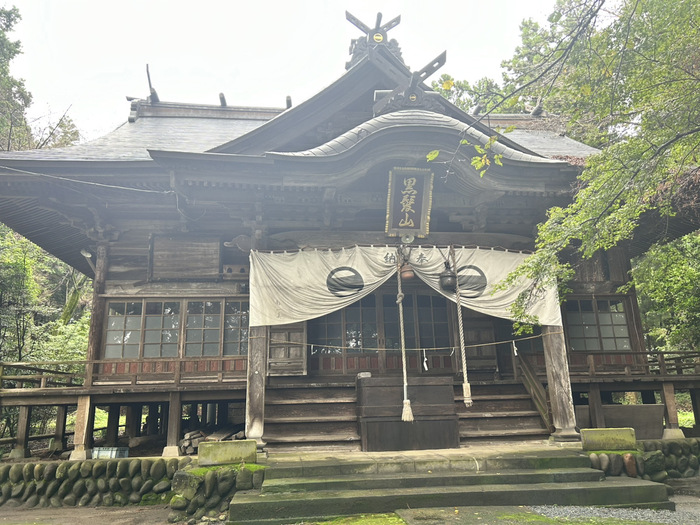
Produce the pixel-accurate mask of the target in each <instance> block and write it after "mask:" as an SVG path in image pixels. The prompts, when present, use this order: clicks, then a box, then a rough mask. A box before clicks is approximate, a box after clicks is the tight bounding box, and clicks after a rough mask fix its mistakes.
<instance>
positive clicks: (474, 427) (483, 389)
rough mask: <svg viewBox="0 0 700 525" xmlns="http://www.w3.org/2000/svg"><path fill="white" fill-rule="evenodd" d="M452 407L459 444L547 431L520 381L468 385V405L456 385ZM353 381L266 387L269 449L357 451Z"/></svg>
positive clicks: (288, 383) (539, 433) (265, 435)
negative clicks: (468, 405)
mask: <svg viewBox="0 0 700 525" xmlns="http://www.w3.org/2000/svg"><path fill="white" fill-rule="evenodd" d="M454 393H455V396H454V399H455V411H456V413H457V416H458V418H459V436H460V441H461V443H462V444H468V442H469V440H473V439H491V438H493V439H508V438H515V437H518V438H522V439H528V438H533V439H535V438H536V439H540V438H542V437H544V436H547V435H549V431H548V429H547V428H546V426H545V425H544V423H543V421H542V419H541V417H540V415H539V413H538V412H537V410H536V408H535V405H534V403H533V401H532V399H531V398H530V395H529V394H528V393H527V392H526V390H525V388H524V387H523V385H522V384H520V383H517V382H514V381H510V382H508V381H502V382H498V383H476V384H472V394H473V395H472V401H473V405H472V406H471V407H466V406H465V405H464V402H463V397H462V385H461V384H459V383H456V384H455V385H454ZM356 400H357V396H356V391H355V386H354V384H348V383H340V384H333V383H323V382H320V381H318V380H316V381H314V382H308V383H290V382H289V381H288V380H287V382H285V383H280V384H273V385H270V386H268V390H267V392H266V398H265V434H264V436H263V440H264V441H265V442H266V443H267V444H268V448H269V449H270V450H275V449H277V450H279V449H284V450H291V449H294V448H295V447H296V446H298V447H304V448H305V449H312V448H314V447H317V448H334V447H340V448H345V449H350V450H359V449H360V435H359V428H358V426H359V425H358V416H357V401H356Z"/></svg>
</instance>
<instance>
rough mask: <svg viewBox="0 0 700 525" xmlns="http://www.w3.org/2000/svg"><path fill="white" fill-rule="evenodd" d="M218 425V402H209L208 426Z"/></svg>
mask: <svg viewBox="0 0 700 525" xmlns="http://www.w3.org/2000/svg"><path fill="white" fill-rule="evenodd" d="M214 425H216V403H207V426H208V427H211V426H214Z"/></svg>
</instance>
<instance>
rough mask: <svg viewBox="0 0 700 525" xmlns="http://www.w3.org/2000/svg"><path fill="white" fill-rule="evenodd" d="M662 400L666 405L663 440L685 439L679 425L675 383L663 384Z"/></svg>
mask: <svg viewBox="0 0 700 525" xmlns="http://www.w3.org/2000/svg"><path fill="white" fill-rule="evenodd" d="M661 400H662V402H663V404H664V419H665V420H666V427H665V428H664V433H663V436H662V437H663V439H682V438H683V437H685V436H684V435H683V431H682V430H681V429H680V426H679V425H678V408H677V407H676V389H675V388H674V386H673V383H663V384H662V386H661Z"/></svg>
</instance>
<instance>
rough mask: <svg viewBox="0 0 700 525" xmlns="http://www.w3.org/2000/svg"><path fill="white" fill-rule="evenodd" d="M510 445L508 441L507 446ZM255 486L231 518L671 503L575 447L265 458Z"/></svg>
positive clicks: (660, 488)
mask: <svg viewBox="0 0 700 525" xmlns="http://www.w3.org/2000/svg"><path fill="white" fill-rule="evenodd" d="M511 448H512V447H511ZM263 464H266V466H267V468H266V470H265V481H264V483H263V485H262V489H261V490H259V491H246V492H239V493H236V495H235V496H234V498H233V500H232V502H231V505H230V515H229V520H230V521H229V523H231V524H244V523H245V524H260V525H261V524H273V523H277V524H282V523H285V524H289V523H298V522H302V521H308V520H317V519H319V518H321V517H324V518H329V517H333V516H342V515H351V514H363V513H382V512H393V511H395V510H399V509H405V508H413V509H415V508H427V507H455V506H473V505H479V506H493V505H540V504H551V505H614V506H627V507H653V508H673V503H671V502H669V501H668V497H667V493H666V487H665V486H664V485H662V484H655V483H652V482H647V481H643V480H639V479H633V478H616V479H614V480H605V479H604V475H603V474H602V473H601V472H600V471H597V470H593V469H591V468H590V466H589V465H590V462H589V459H588V457H587V456H586V455H585V454H583V453H582V452H581V451H580V450H579V451H577V452H576V451H567V450H552V451H538V452H533V453H529V452H524V453H517V452H514V453H508V454H496V455H494V454H484V455H480V456H477V455H473V454H472V453H470V451H469V450H466V449H457V450H452V451H446V450H440V451H420V452H419V451H412V452H404V453H399V452H379V453H364V454H358V453H348V454H345V455H342V456H336V455H332V454H326V455H323V454H320V453H316V454H307V455H303V456H302V455H291V454H290V455H288V456H287V457H280V456H274V457H273V456H271V457H270V458H269V459H268V460H267V461H266V462H263Z"/></svg>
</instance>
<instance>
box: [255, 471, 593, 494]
mask: <svg viewBox="0 0 700 525" xmlns="http://www.w3.org/2000/svg"><path fill="white" fill-rule="evenodd" d="M604 477H605V476H604V475H603V473H602V472H601V471H599V470H594V469H592V468H573V469H544V470H531V469H525V470H522V469H521V470H508V471H501V472H447V473H446V472H440V473H433V472H432V471H431V472H424V473H407V472H400V473H387V474H372V475H371V476H366V475H364V476H363V475H348V476H338V477H308V478H278V479H270V480H266V481H265V484H264V485H263V489H262V492H263V493H264V494H268V493H270V494H272V493H274V494H280V493H285V492H311V491H320V490H371V489H388V488H417V487H444V486H457V485H494V484H528V483H565V482H568V483H573V482H584V481H601V480H602V479H603V478H604Z"/></svg>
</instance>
